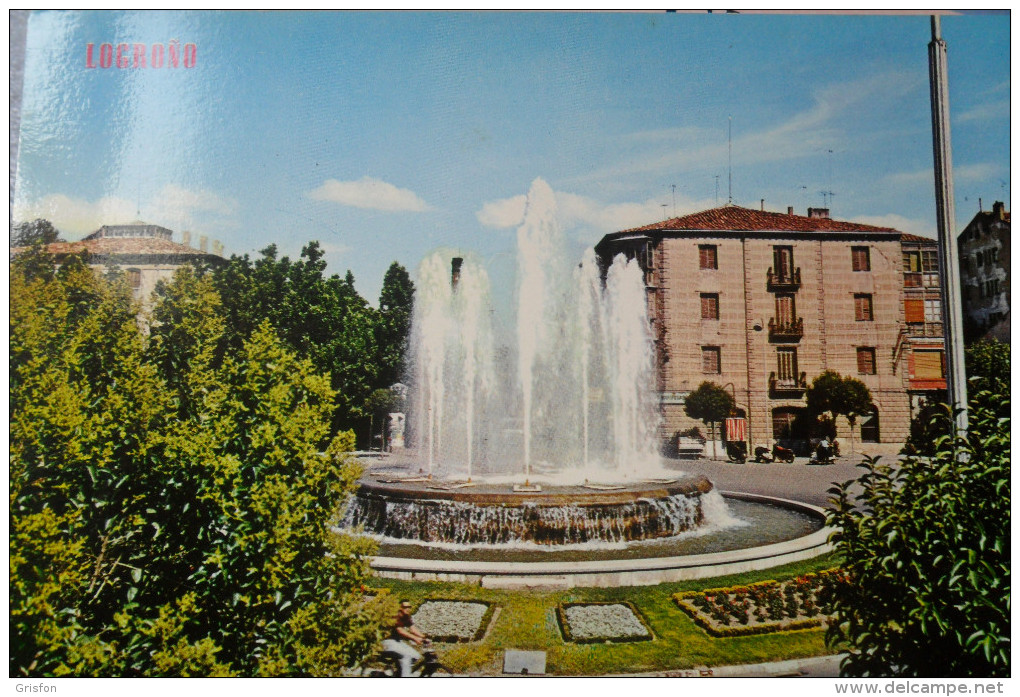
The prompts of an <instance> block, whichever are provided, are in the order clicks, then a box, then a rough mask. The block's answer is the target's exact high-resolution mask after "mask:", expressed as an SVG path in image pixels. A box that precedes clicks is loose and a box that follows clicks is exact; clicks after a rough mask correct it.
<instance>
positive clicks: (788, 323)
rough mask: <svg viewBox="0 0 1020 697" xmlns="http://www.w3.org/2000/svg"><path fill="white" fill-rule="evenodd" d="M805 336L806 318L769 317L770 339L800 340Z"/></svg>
mask: <svg viewBox="0 0 1020 697" xmlns="http://www.w3.org/2000/svg"><path fill="white" fill-rule="evenodd" d="M803 336H804V318H803V317H798V318H797V319H794V320H777V319H776V318H775V317H770V318H769V340H770V341H800V339H801V338H803Z"/></svg>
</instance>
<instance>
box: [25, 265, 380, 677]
mask: <svg viewBox="0 0 1020 697" xmlns="http://www.w3.org/2000/svg"><path fill="white" fill-rule="evenodd" d="M11 292H12V295H11V339H10V342H11V343H10V356H11V358H10V375H11V439H10V442H11V455H10V463H11V465H10V481H11V495H10V497H11V498H10V500H11V509H10V510H11V518H10V523H11V524H10V530H11V534H10V550H11V551H10V569H11V583H10V596H9V597H10V601H9V602H10V609H9V617H10V624H11V649H10V673H11V674H12V675H231V674H241V675H299V674H304V675H330V674H337V673H339V672H340V671H341V670H342V669H343V668H344V667H345V666H349V665H353V664H356V663H357V662H358V661H359V660H361V658H362V657H364V656H365V655H366V654H367V653H368V652H370V651H371V650H372V649H373V646H374V644H375V642H376V640H377V638H378V628H379V625H380V620H381V617H382V613H383V612H384V610H385V608H384V605H385V604H384V603H382V602H381V601H380V602H375V601H367V600H366V599H365V597H364V596H363V593H362V583H363V582H364V580H365V579H366V578H367V576H368V574H369V568H368V565H367V556H366V555H367V554H368V553H369V552H370V550H371V546H370V545H369V544H368V543H367V542H365V541H363V540H355V539H351V538H346V537H343V536H338V535H336V534H334V533H333V532H332V527H333V526H334V525H335V523H336V522H337V516H338V514H339V510H340V505H341V503H342V501H343V499H344V498H345V496H347V495H348V494H349V493H350V491H351V490H352V489H353V487H354V485H355V480H356V477H357V475H358V469H357V467H356V466H355V465H354V464H353V463H352V462H351V461H350V460H349V459H348V457H347V456H346V455H345V452H346V451H347V450H349V449H350V448H351V447H352V445H353V438H352V436H351V435H350V434H343V435H341V436H340V437H338V438H336V439H332V442H330V438H329V417H330V415H331V413H332V410H333V403H334V398H335V395H334V393H333V391H332V389H331V388H330V386H329V378H328V377H326V376H322V375H320V374H318V373H317V372H316V370H315V368H314V366H313V365H312V363H311V362H310V361H308V360H307V359H302V358H300V357H298V356H297V355H295V353H294V352H293V351H291V350H290V349H288V348H287V347H286V346H285V345H284V344H283V343H282V342H281V340H280V339H279V338H278V337H277V335H276V333H275V331H273V329H272V328H271V327H270V326H269V324H268V323H265V322H264V323H262V324H260V325H259V326H257V327H256V328H255V330H254V331H253V333H252V335H251V337H250V338H248V339H247V340H246V341H244V342H243V344H242V345H241V347H240V349H239V350H237V351H233V350H231V351H227V352H226V353H225V354H224V355H223V357H222V358H217V357H216V351H217V347H218V346H220V345H221V332H222V331H223V325H222V323H221V322H220V320H219V318H218V317H217V315H216V312H215V308H216V305H217V303H216V298H215V293H213V292H212V289H211V287H210V283H209V279H207V278H203V277H200V276H198V275H195V274H192V273H189V272H187V271H184V272H182V273H181V274H180V275H179V276H178V277H176V278H175V279H174V281H173V282H171V283H170V284H167V285H166V286H165V287H164V288H163V289H162V291H161V298H160V302H159V304H158V305H157V307H156V310H155V313H154V315H155V316H156V317H157V318H159V322H158V323H156V324H155V325H154V329H153V331H154V332H155V334H154V335H153V337H152V339H151V342H150V344H149V346H146V345H145V340H144V337H143V335H142V334H141V332H140V331H139V329H138V325H137V323H136V320H135V312H136V310H137V308H136V307H135V306H133V305H132V304H131V303H130V301H129V294H128V293H127V291H126V289H125V288H123V287H121V286H113V285H110V284H109V283H107V282H106V281H105V280H104V279H101V278H98V277H97V276H96V275H95V274H94V273H93V272H92V271H91V270H90V269H88V268H87V267H85V266H84V265H82V264H77V263H74V262H69V263H67V264H65V265H64V266H63V267H62V268H61V270H60V271H59V273H57V274H49V275H45V274H44V275H39V274H36V273H35V272H34V271H33V270H31V269H26V268H22V267H20V266H19V265H18V264H17V263H16V264H15V265H14V267H13V268H12V274H11ZM188 292H196V293H198V297H200V298H202V300H203V303H189V302H188V301H187V298H186V297H185V296H186V294H187V293H188ZM205 301H208V304H205ZM324 442H325V443H327V444H328V447H326V448H325V449H323V448H322V444H323V443H324Z"/></svg>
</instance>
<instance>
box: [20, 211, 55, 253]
mask: <svg viewBox="0 0 1020 697" xmlns="http://www.w3.org/2000/svg"><path fill="white" fill-rule="evenodd" d="M62 241H63V240H61V239H60V232H59V231H58V230H57V229H56V228H55V227H53V223H51V222H50V221H48V220H45V219H43V218H36V219H35V220H33V221H31V222H24V223H18V224H17V225H15V226H14V227H12V228H11V247H31V246H32V245H44V244H49V243H50V242H62Z"/></svg>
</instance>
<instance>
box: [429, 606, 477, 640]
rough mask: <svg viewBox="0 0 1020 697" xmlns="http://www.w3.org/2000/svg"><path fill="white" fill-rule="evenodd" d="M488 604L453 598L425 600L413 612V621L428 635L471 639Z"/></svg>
mask: <svg viewBox="0 0 1020 697" xmlns="http://www.w3.org/2000/svg"><path fill="white" fill-rule="evenodd" d="M486 610H488V606H487V605H485V604H483V603H467V602H459V601H454V600H427V601H425V602H424V603H422V604H421V607H419V608H418V611H417V612H415V613H414V623H415V624H416V625H418V627H419V628H420V629H421V630H422V631H423V632H425V634H426V636H430V637H457V638H458V639H464V640H470V639H473V638H474V636H475V634H476V633H477V632H478V629H479V627H480V625H481V624H482V618H483V617H484V616H485V611H486Z"/></svg>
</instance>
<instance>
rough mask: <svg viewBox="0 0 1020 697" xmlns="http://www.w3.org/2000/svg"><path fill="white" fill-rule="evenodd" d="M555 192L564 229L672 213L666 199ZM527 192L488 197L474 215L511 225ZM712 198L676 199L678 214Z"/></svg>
mask: <svg viewBox="0 0 1020 697" xmlns="http://www.w3.org/2000/svg"><path fill="white" fill-rule="evenodd" d="M554 193H555V196H556V210H557V219H558V221H559V224H560V226H561V227H562V228H563V229H564V230H568V231H579V232H597V233H603V234H604V233H607V232H615V231H618V230H626V229H628V228H633V227H640V226H642V225H647V224H649V223H653V222H656V221H659V220H662V219H663V217H665V216H669V217H672V215H673V211H672V208H671V207H667V208H666V209H663V207H662V204H663V203H664V201H659V200H657V199H648V200H647V201H625V202H622V203H603V202H601V201H597V200H595V199H593V198H589V197H587V196H581V195H578V194H572V193H568V192H564V191H556V192H554ZM525 200H526V197H525V196H513V197H511V198H504V199H496V200H494V201H487V202H486V203H485V204H483V205H482V208H481V210H479V211H478V212H477V213H476V214H475V215H476V217H477V218H478V221H479V222H480V223H482V225H485V226H486V227H494V228H512V227H517V226H518V225H520V224H521V223H522V222H523V220H524V206H525ZM714 205H715V204H713V203H711V202H709V201H693V200H689V199H686V198H680V199H678V200H677V208H676V212H677V215H684V214H686V213H692V212H695V211H700V210H704V209H706V208H712V207H714Z"/></svg>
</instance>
